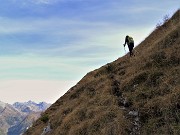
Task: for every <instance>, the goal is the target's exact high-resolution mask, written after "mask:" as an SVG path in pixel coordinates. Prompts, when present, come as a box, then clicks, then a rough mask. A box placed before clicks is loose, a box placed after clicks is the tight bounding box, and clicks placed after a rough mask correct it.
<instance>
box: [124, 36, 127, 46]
mask: <svg viewBox="0 0 180 135" xmlns="http://www.w3.org/2000/svg"><path fill="white" fill-rule="evenodd" d="M126 43H127V38H126V39H125V43H124V47H125V45H126Z"/></svg>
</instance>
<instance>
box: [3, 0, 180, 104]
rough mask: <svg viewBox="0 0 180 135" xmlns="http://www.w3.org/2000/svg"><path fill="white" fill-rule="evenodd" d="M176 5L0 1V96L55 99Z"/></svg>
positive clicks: (162, 0)
mask: <svg viewBox="0 0 180 135" xmlns="http://www.w3.org/2000/svg"><path fill="white" fill-rule="evenodd" d="M179 7H180V1H179V0H171V1H168V0H158V1H157V0H151V1H145V0H0V101H3V102H6V103H13V102H17V101H19V102H25V101H28V100H32V101H35V102H41V101H45V102H49V103H53V102H55V101H56V100H57V99H58V98H59V97H60V96H62V95H63V94H64V93H65V92H66V91H67V90H68V89H69V88H71V87H72V86H73V85H75V84H76V83H77V82H78V81H79V80H80V79H81V78H82V77H83V76H85V75H86V74H87V73H88V72H90V71H92V70H94V69H97V68H99V67H101V66H102V65H105V64H106V63H109V62H112V61H114V60H116V59H117V58H119V57H122V56H123V55H124V54H125V52H124V48H123V43H124V38H125V36H126V35H130V36H132V37H133V38H134V40H135V46H137V45H138V44H139V43H140V42H141V41H143V40H144V39H145V37H147V36H148V35H149V34H150V33H151V32H152V31H153V30H154V29H155V27H156V25H157V23H159V22H162V20H163V17H164V16H165V15H169V16H171V15H172V14H173V13H174V12H175V11H176V10H177V9H178V8H179ZM126 50H128V49H127V48H126Z"/></svg>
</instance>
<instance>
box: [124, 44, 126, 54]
mask: <svg viewBox="0 0 180 135" xmlns="http://www.w3.org/2000/svg"><path fill="white" fill-rule="evenodd" d="M124 52H125V54H126V49H125V46H124Z"/></svg>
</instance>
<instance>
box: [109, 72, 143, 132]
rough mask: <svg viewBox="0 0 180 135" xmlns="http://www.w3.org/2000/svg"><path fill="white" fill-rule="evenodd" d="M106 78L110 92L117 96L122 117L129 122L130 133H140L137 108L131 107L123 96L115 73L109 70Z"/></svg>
mask: <svg viewBox="0 0 180 135" xmlns="http://www.w3.org/2000/svg"><path fill="white" fill-rule="evenodd" d="M108 79H109V80H110V82H111V93H112V95H114V96H116V97H117V98H118V105H119V107H120V109H122V110H123V112H124V117H125V118H126V119H128V120H129V121H130V122H131V128H129V129H128V132H129V134H130V135H140V127H141V122H140V118H139V112H138V110H135V109H132V108H131V107H130V105H131V104H130V103H129V102H128V101H127V99H126V97H123V94H122V91H121V90H120V88H119V87H120V82H119V81H118V80H117V79H116V74H115V73H113V72H109V76H108Z"/></svg>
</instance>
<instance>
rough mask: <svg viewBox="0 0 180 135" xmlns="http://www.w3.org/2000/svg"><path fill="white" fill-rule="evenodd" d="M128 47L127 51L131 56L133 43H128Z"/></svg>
mask: <svg viewBox="0 0 180 135" xmlns="http://www.w3.org/2000/svg"><path fill="white" fill-rule="evenodd" d="M128 48H129V53H130V56H133V52H132V51H133V48H134V43H130V44H129V45H128Z"/></svg>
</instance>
